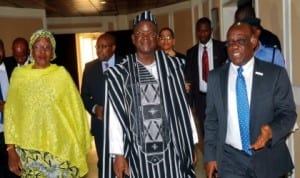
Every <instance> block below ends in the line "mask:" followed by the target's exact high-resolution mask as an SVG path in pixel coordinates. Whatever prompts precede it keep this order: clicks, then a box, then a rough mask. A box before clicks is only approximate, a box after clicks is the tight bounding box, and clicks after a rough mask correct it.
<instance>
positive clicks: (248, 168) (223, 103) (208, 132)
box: [204, 23, 296, 178]
mask: <svg viewBox="0 0 300 178" xmlns="http://www.w3.org/2000/svg"><path fill="white" fill-rule="evenodd" d="M257 43H258V39H257V38H256V37H255V35H253V31H252V30H251V27H250V26H249V25H248V24H245V23H244V24H243V23H236V24H233V25H232V26H231V27H230V28H229V30H228V33H227V52H228V56H229V59H230V61H231V62H230V63H227V64H225V65H224V66H222V67H220V68H218V69H215V70H214V71H212V72H211V73H210V77H209V81H208V90H207V91H208V92H207V108H206V116H207V117H206V120H205V139H204V142H205V143H204V145H205V147H204V150H205V152H204V159H205V163H206V172H207V175H208V177H209V178H212V175H213V172H214V171H216V170H217V171H218V174H219V176H220V177H222V178H253V177H255V178H278V177H280V176H284V175H285V174H287V173H288V172H289V171H291V170H292V169H293V167H294V166H293V162H292V160H291V157H290V154H289V151H288V148H287V145H286V143H285V138H286V136H287V135H288V134H289V132H290V130H291V129H292V128H293V125H294V123H295V120H296V112H295V103H294V99H293V93H292V89H291V84H290V81H289V78H288V75H287V72H286V70H285V69H284V68H283V67H279V66H276V65H273V64H270V63H267V62H264V61H261V60H258V59H256V58H255V57H254V54H253V53H254V48H255V46H256V45H257ZM241 69H242V70H241ZM240 71H242V73H241V72H240ZM241 86H244V87H241ZM240 89H244V90H243V92H240ZM241 96H245V97H243V99H241ZM242 107H243V108H242Z"/></svg>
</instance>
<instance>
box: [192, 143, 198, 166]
mask: <svg viewBox="0 0 300 178" xmlns="http://www.w3.org/2000/svg"><path fill="white" fill-rule="evenodd" d="M197 162H198V153H197V148H196V146H194V158H193V165H196V164H197Z"/></svg>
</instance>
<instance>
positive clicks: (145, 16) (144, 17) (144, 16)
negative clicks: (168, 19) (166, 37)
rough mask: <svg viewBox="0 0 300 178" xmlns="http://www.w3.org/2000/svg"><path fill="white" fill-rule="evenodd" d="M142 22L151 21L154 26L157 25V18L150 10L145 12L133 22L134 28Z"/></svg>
mask: <svg viewBox="0 0 300 178" xmlns="http://www.w3.org/2000/svg"><path fill="white" fill-rule="evenodd" d="M141 21H149V22H152V23H153V24H154V25H157V22H156V19H155V17H154V16H153V15H152V13H151V12H150V11H148V10H145V11H144V12H142V13H141V14H139V15H137V16H136V17H135V18H134V20H133V26H136V25H137V24H138V23H140V22H141Z"/></svg>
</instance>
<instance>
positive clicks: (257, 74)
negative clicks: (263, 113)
mask: <svg viewBox="0 0 300 178" xmlns="http://www.w3.org/2000/svg"><path fill="white" fill-rule="evenodd" d="M264 78H265V77H264V68H263V67H261V65H260V62H259V61H258V60H256V59H255V62H254V68H253V79H252V91H251V103H250V129H251V130H254V126H255V124H256V123H257V121H256V119H258V117H255V115H256V114H255V113H256V110H255V109H256V107H255V106H257V104H258V102H261V100H260V101H259V99H260V97H259V96H260V95H261V94H260V93H261V92H262V91H264V90H263V89H262V88H261V87H262V86H264V85H262V83H265V82H266V81H265V80H264ZM254 96H256V97H254Z"/></svg>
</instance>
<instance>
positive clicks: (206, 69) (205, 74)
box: [202, 46, 209, 82]
mask: <svg viewBox="0 0 300 178" xmlns="http://www.w3.org/2000/svg"><path fill="white" fill-rule="evenodd" d="M208 72H209V67H208V54H207V47H206V46H204V47H203V53H202V79H203V80H204V81H206V82H207V79H208Z"/></svg>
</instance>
